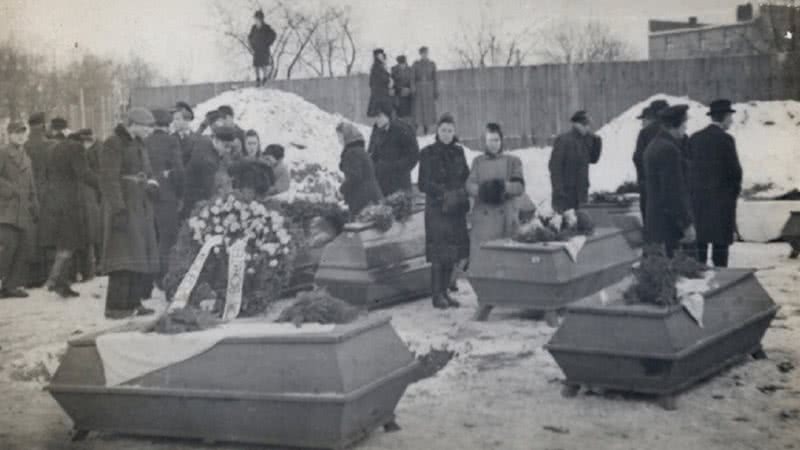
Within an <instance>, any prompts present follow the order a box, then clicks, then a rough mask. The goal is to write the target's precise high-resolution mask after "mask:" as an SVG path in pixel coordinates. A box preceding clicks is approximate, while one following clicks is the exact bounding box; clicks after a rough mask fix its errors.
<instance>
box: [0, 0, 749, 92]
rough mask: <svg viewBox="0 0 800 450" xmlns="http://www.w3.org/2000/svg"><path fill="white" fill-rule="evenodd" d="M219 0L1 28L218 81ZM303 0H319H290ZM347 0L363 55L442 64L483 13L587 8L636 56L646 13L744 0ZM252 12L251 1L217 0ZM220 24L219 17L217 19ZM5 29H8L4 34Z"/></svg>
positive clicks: (76, 0)
mask: <svg viewBox="0 0 800 450" xmlns="http://www.w3.org/2000/svg"><path fill="white" fill-rule="evenodd" d="M218 1H219V0H114V1H110V0H69V1H64V0H0V38H2V39H4V38H7V37H13V39H15V40H17V42H18V43H21V44H23V45H26V46H28V47H30V48H32V49H35V50H37V51H40V52H43V53H45V54H46V56H47V57H48V59H49V61H51V62H54V63H57V64H64V63H65V62H69V61H70V60H72V59H74V58H77V57H80V55H81V54H82V53H83V52H85V51H87V50H90V51H92V52H96V53H100V54H103V55H116V56H118V57H120V58H124V57H125V56H126V55H129V54H130V53H131V52H135V53H137V54H138V55H140V56H142V57H144V58H145V59H146V60H147V61H149V62H151V63H152V64H153V65H155V66H156V67H157V68H158V69H159V70H160V72H162V73H163V74H164V75H165V76H167V77H169V79H170V80H171V81H173V82H177V81H178V80H180V79H187V80H189V81H190V82H204V81H221V80H225V79H229V78H230V77H231V68H230V67H228V66H227V65H226V64H225V63H223V62H221V61H225V59H224V58H223V56H224V55H223V46H221V45H219V42H218V41H219V40H220V39H221V37H220V35H219V33H218V32H215V25H216V24H217V23H218V22H217V20H218V19H217V17H216V16H215V14H214V10H215V9H214V4H215V2H218ZM295 1H297V2H300V3H304V4H307V5H309V6H311V5H315V4H319V3H320V2H321V1H322V0H295ZM328 1H329V2H336V3H338V4H343V5H350V6H351V8H352V10H353V12H354V21H355V25H356V27H357V31H358V39H359V46H360V47H361V48H362V49H363V50H361V56H360V61H361V62H362V64H366V63H367V62H368V61H369V60H370V58H371V55H370V52H371V49H372V48H374V47H377V46H380V47H384V48H385V49H386V50H387V52H388V53H389V54H390V56H394V55H397V54H399V53H401V52H403V53H406V54H408V55H415V54H416V51H415V49H416V48H418V47H419V46H420V45H423V44H425V45H428V46H430V47H431V51H432V57H433V59H434V60H436V61H437V62H438V64H439V66H440V67H443V68H446V67H447V66H449V65H452V62H453V61H454V59H453V58H452V56H451V54H450V52H448V51H447V50H448V49H449V48H450V47H451V45H452V43H453V42H454V41H455V40H457V39H458V37H459V36H460V30H462V29H463V27H464V26H467V27H470V28H476V27H478V26H479V25H480V23H481V20H484V21H491V22H493V23H499V24H502V27H503V28H504V29H508V30H518V29H521V28H523V27H540V26H543V25H544V24H547V23H549V22H552V21H556V20H559V19H561V18H569V19H587V18H591V19H593V20H597V21H600V22H603V23H606V24H608V25H609V26H611V27H612V30H613V31H614V33H616V34H617V36H618V37H620V38H622V39H624V40H626V41H628V42H629V43H630V44H631V45H632V46H633V48H634V49H635V51H636V52H637V56H639V57H642V58H644V57H646V54H647V21H648V19H651V18H659V19H676V20H686V19H687V18H688V17H689V16H697V17H698V18H699V20H700V21H701V22H708V23H726V22H731V21H734V20H735V16H736V14H735V13H736V5H737V4H739V3H744V0H670V1H664V0H551V1H545V0H491V1H487V0H328ZM224 4H226V5H227V6H226V7H229V8H231V10H232V11H236V10H241V11H242V14H243V15H245V16H246V17H250V16H251V14H252V12H251V11H249V10H248V7H247V5H248V4H249V2H247V1H246V0H242V1H236V0H228V1H226V2H224ZM216 28H218V27H216ZM3 33H5V34H6V35H3Z"/></svg>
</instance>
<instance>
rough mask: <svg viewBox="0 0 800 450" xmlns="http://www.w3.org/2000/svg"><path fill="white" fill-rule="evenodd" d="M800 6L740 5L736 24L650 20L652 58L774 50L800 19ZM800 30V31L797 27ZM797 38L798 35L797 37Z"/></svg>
mask: <svg viewBox="0 0 800 450" xmlns="http://www.w3.org/2000/svg"><path fill="white" fill-rule="evenodd" d="M798 9H800V5H799V6H797V7H794V8H792V7H791V6H779V5H767V4H764V5H761V6H760V7H758V8H757V9H756V8H755V7H754V6H753V5H752V4H745V5H740V6H738V7H737V10H736V19H737V20H736V23H730V24H723V25H710V24H701V23H699V22H698V21H697V18H695V17H690V18H689V20H688V21H687V22H673V21H663V20H651V21H650V23H649V28H650V35H649V46H648V47H649V57H650V59H674V58H692V57H704V56H733V55H750V54H757V53H764V52H767V51H770V50H774V47H775V46H774V43H775V42H776V40H779V39H785V38H787V37H786V36H788V35H787V34H786V32H787V31H789V30H790V29H792V27H791V23H794V24H797V22H798V21H800V11H798ZM798 31H800V30H798ZM794 39H797V36H795V37H794Z"/></svg>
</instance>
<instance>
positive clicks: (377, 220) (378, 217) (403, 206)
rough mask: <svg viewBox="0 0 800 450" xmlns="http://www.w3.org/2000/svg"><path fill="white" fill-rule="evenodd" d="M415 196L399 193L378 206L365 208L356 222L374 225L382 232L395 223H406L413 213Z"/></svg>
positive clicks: (372, 205) (408, 193)
mask: <svg viewBox="0 0 800 450" xmlns="http://www.w3.org/2000/svg"><path fill="white" fill-rule="evenodd" d="M413 205H414V195H413V194H412V193H410V192H406V191H398V192H395V193H394V194H392V195H390V196H388V197H386V198H384V199H383V200H381V201H380V202H379V203H377V204H371V205H369V206H367V207H366V208H364V209H363V210H362V211H361V212H360V213H359V214H358V217H356V219H355V220H356V222H361V223H373V224H374V225H375V227H376V228H377V229H378V230H380V231H387V230H388V229H389V228H391V227H392V224H394V223H395V222H401V223H402V222H405V221H407V220H408V219H409V218H410V217H411V214H412V213H413Z"/></svg>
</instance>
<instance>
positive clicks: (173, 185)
mask: <svg viewBox="0 0 800 450" xmlns="http://www.w3.org/2000/svg"><path fill="white" fill-rule="evenodd" d="M152 113H153V118H154V119H155V127H154V129H153V134H151V135H150V136H148V137H147V139H145V141H144V143H145V147H147V151H148V156H149V157H150V169H151V170H152V171H153V175H154V176H155V179H156V181H158V184H159V186H160V187H161V189H160V190H159V192H158V198H156V199H155V201H154V210H155V218H156V233H157V235H158V248H159V252H158V253H159V261H160V270H159V272H158V275H157V276H156V280H155V284H156V286H158V287H159V288H161V280H162V279H163V277H164V275H166V274H167V269H169V252H170V250H172V247H173V246H174V245H175V243H176V242H177V241H178V229H179V228H180V219H179V210H180V207H181V201H182V197H183V183H184V181H183V162H182V161H181V154H180V143H179V141H178V138H177V137H175V136H174V135H171V134H169V127H170V123H171V122H172V118H173V115H172V114H170V112H169V111H167V110H165V109H154V110H153V111H152Z"/></svg>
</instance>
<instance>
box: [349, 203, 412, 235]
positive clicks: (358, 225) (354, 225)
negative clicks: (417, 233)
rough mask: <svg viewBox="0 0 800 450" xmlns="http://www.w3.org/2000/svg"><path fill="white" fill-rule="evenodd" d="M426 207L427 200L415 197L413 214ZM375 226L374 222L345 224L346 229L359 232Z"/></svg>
mask: <svg viewBox="0 0 800 450" xmlns="http://www.w3.org/2000/svg"><path fill="white" fill-rule="evenodd" d="M424 209H425V201H424V199H423V201H421V202H420V201H419V198H415V199H414V205H413V206H412V207H411V214H416V213H418V212H421V211H423V210H424ZM373 226H375V223H374V222H350V223H346V224H345V225H344V231H350V232H358V231H364V230H368V229H370V228H372V227H373Z"/></svg>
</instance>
